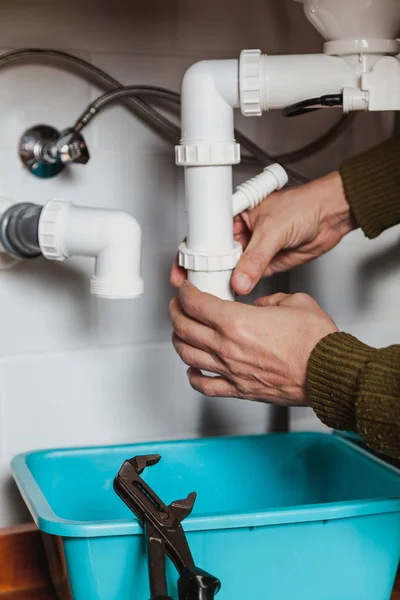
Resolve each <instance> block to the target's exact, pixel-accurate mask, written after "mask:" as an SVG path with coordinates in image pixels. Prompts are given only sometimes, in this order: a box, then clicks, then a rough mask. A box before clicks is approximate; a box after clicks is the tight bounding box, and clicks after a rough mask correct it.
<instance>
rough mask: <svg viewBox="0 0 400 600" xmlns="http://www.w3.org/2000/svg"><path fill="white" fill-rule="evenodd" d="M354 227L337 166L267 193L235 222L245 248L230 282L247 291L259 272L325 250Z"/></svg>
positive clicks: (241, 291)
mask: <svg viewBox="0 0 400 600" xmlns="http://www.w3.org/2000/svg"><path fill="white" fill-rule="evenodd" d="M356 227H357V225H356V222H355V220H354V217H353V215H352V212H351V208H350V205H349V203H348V202H347V199H346V196H345V194H344V189H343V184H342V179H341V177H340V173H339V172H338V171H334V172H333V173H330V174H329V175H326V176H325V177H322V178H321V179H317V180H315V181H312V182H310V183H307V184H305V185H302V186H300V187H296V188H291V189H287V190H282V191H280V192H276V193H274V194H271V196H269V197H268V198H266V199H265V200H263V202H261V204H259V205H258V206H257V207H256V208H255V209H254V210H252V211H245V212H243V213H242V214H241V215H239V217H237V218H236V220H235V222H234V234H235V239H237V240H238V241H240V242H241V244H242V246H243V248H244V249H245V252H244V253H243V255H242V257H241V259H240V261H239V262H238V264H237V266H236V269H235V271H234V274H233V277H232V286H233V288H234V290H235V291H236V292H237V293H238V294H248V293H250V292H251V290H252V289H253V288H254V286H255V285H256V283H257V282H258V281H259V279H261V277H264V276H269V275H273V274H274V273H278V272H281V271H288V270H289V269H292V268H293V267H296V266H298V265H302V264H304V263H307V262H309V261H311V260H313V259H314V258H316V257H318V256H321V255H322V254H325V252H328V250H331V249H332V248H333V247H334V246H336V244H338V243H339V242H340V240H341V239H342V237H344V236H345V235H346V233H348V232H349V231H351V230H352V229H355V228H356Z"/></svg>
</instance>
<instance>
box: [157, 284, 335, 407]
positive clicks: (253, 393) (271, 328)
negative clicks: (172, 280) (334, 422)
mask: <svg viewBox="0 0 400 600" xmlns="http://www.w3.org/2000/svg"><path fill="white" fill-rule="evenodd" d="M179 292H180V293H179V298H174V299H173V300H172V301H171V303H170V308H169V312H170V318H171V322H172V325H173V329H174V332H173V338H172V341H173V344H174V347H175V349H176V351H177V352H178V354H179V356H180V357H181V358H182V360H183V361H184V362H185V363H186V364H187V365H189V366H190V367H191V368H190V369H189V371H188V376H189V381H190V384H191V386H192V387H193V388H194V389H195V390H197V391H199V392H201V393H202V394H205V395H206V396H225V397H236V398H247V399H251V400H258V401H261V402H273V403H276V404H280V405H287V406H290V405H293V406H305V405H307V390H306V378H307V365H308V360H309V357H310V355H311V352H312V350H313V349H314V347H315V345H316V344H317V343H318V342H319V341H320V340H321V339H322V338H323V337H325V336H326V335H328V334H329V333H333V332H336V331H338V329H337V327H336V325H335V324H334V322H333V321H332V319H331V318H330V317H329V316H328V315H327V314H326V313H325V312H324V311H323V310H322V309H321V308H320V307H319V306H318V304H317V303H316V302H315V300H313V299H312V298H311V297H310V296H307V295H306V294H293V295H289V294H274V295H273V296H267V297H265V298H261V299H260V300H258V301H257V302H256V305H255V306H249V305H245V304H241V303H237V302H229V301H226V300H220V299H219V298H216V297H215V296H212V295H210V294H205V293H203V292H200V291H199V290H198V289H197V288H195V287H194V286H193V285H191V284H190V283H189V282H186V281H185V282H183V284H182V285H181V287H180V291H179ZM202 370H203V371H208V372H210V373H215V374H216V375H218V376H217V377H211V376H207V375H203V373H202V372H201V371H202Z"/></svg>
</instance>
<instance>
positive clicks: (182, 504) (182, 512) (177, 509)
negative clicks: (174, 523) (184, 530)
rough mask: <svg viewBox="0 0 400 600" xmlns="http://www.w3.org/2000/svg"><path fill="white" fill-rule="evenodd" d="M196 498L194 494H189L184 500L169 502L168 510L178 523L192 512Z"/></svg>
mask: <svg viewBox="0 0 400 600" xmlns="http://www.w3.org/2000/svg"><path fill="white" fill-rule="evenodd" d="M196 498H197V494H196V492H190V494H189V495H188V496H187V498H185V499H184V500H175V501H174V502H171V504H170V505H169V507H168V508H170V509H171V510H173V512H174V513H175V516H176V517H177V519H178V521H179V522H182V521H183V520H184V519H186V517H188V516H189V515H190V513H191V512H192V510H193V508H194V503H195V502H196Z"/></svg>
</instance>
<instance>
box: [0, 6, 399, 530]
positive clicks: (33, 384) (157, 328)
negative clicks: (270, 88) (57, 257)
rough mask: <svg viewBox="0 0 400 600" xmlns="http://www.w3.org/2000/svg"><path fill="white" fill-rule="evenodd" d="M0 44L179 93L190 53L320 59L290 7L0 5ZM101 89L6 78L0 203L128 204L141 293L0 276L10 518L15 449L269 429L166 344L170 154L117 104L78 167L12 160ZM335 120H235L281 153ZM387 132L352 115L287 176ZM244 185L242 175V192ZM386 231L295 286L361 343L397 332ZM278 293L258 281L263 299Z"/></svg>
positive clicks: (51, 79)
mask: <svg viewBox="0 0 400 600" xmlns="http://www.w3.org/2000/svg"><path fill="white" fill-rule="evenodd" d="M0 44H1V46H2V49H3V50H7V49H11V48H20V47H28V46H37V47H39V46H42V47H55V48H58V49H63V50H67V51H70V52H73V53H75V54H77V55H79V56H82V57H83V58H86V59H87V60H90V61H91V62H93V63H94V64H96V65H98V66H100V67H102V68H103V69H105V70H107V71H108V72H109V73H111V74H112V75H114V76H115V77H117V78H119V79H120V80H121V81H122V82H124V83H126V84H129V83H130V84H133V83H149V84H158V85H162V86H166V87H169V88H173V89H175V90H178V89H179V84H180V80H181V77H182V74H183V73H184V71H185V69H186V68H187V67H188V66H189V65H190V64H191V63H193V62H195V61H196V60H198V59H201V58H205V57H210V58H219V57H230V56H237V55H238V52H239V51H240V50H241V49H242V48H244V47H250V48H251V47H261V48H262V49H263V50H264V51H266V52H295V51H296V52H309V51H310V52H312V51H318V50H320V44H321V40H320V38H319V36H318V34H317V33H316V32H315V31H314V30H313V29H312V27H311V26H310V25H308V24H307V22H306V21H305V18H304V17H303V16H302V12H301V6H300V5H299V4H296V3H294V2H292V0H286V1H284V0H270V1H267V0H246V1H242V2H236V1H235V2H232V1H229V2H228V0H201V1H200V2H194V0H168V1H167V0H148V1H147V2H142V1H139V0H85V2H81V1H79V0H69V2H67V3H61V2H60V3H59V2H52V1H50V0H37V1H35V2H28V1H22V0H13V1H7V2H6V1H3V2H1V3H0ZM98 92H99V90H96V89H94V88H92V87H90V86H89V85H88V84H87V83H86V82H85V81H83V80H81V79H79V78H78V77H76V76H73V75H71V74H70V73H67V72H65V71H61V70H57V69H54V68H53V67H50V66H37V65H29V66H27V65H23V66H22V65H18V66H13V67H11V68H7V69H3V70H2V71H0V193H1V194H6V195H8V196H12V197H13V198H15V199H16V200H18V201H36V202H44V201H46V200H47V199H49V198H51V197H54V196H56V197H63V198H67V199H70V200H72V201H74V202H76V203H81V204H87V205H93V206H103V207H106V206H110V207H114V208H121V209H125V210H128V211H130V212H131V213H132V214H134V215H135V216H136V217H137V218H138V220H139V221H140V223H141V224H142V226H143V231H144V260H143V263H144V264H143V273H144V278H145V285H146V293H145V296H144V298H143V299H141V300H139V301H133V302H106V301H101V300H97V299H95V298H93V297H91V296H90V294H89V277H88V276H89V274H90V272H91V270H92V264H91V262H90V261H89V260H74V261H69V262H68V264H64V265H61V266H60V265H57V264H51V263H46V262H45V261H43V260H37V261H34V262H30V263H27V264H24V265H21V266H20V267H19V268H18V269H15V270H12V271H8V272H1V273H0V299H1V308H2V310H1V312H0V332H1V342H2V343H1V346H0V428H1V429H0V524H3V525H4V524H8V523H13V522H15V521H17V520H20V519H23V518H26V513H25V512H24V510H23V507H22V503H21V501H20V500H19V497H18V495H17V493H16V492H15V489H14V487H13V485H12V483H11V481H10V479H9V476H8V464H9V461H10V459H11V458H12V456H13V455H14V454H16V453H18V452H22V451H26V450H31V449H37V448H43V447H53V446H65V445H88V444H109V443H120V442H130V441H135V440H143V439H156V438H165V437H181V436H193V435H203V434H207V435H209V434H217V433H253V432H263V431H266V429H267V424H268V407H267V406H263V405H260V404H254V403H250V402H249V403H248V402H244V401H240V400H209V399H208V400H207V399H203V398H201V397H200V396H199V395H198V394H196V393H194V392H193V391H191V390H190V388H189V386H188V384H187V382H186V377H185V368H184V366H183V365H182V364H181V363H180V361H179V360H178V359H177V357H176V356H175V354H174V352H173V350H172V349H171V346H170V342H169V340H170V325H169V322H168V317H167V307H168V302H169V299H170V298H171V297H172V295H173V290H172V289H171V288H170V287H169V283H168V272H169V266H170V263H171V261H172V258H173V256H174V254H175V251H176V248H177V245H178V243H179V241H180V240H181V238H182V235H183V233H184V231H185V222H184V212H183V193H182V173H181V171H180V170H179V169H178V168H176V167H175V166H174V155H173V149H172V148H171V147H170V146H168V145H167V144H166V143H164V142H162V141H160V140H159V139H158V138H157V137H156V136H155V135H154V134H153V133H152V132H151V131H149V130H148V129H147V128H146V127H145V126H144V125H142V124H141V123H140V122H138V121H137V120H135V119H134V118H133V117H132V116H131V115H130V114H129V113H128V112H127V111H125V110H124V109H123V108H120V107H114V108H112V109H109V110H106V111H104V113H103V114H101V115H100V116H99V117H98V118H96V119H95V120H94V121H93V123H92V125H91V126H90V128H88V130H87V132H85V135H86V138H87V141H88V144H89V148H90V151H91V155H92V158H91V160H90V162H89V164H88V165H87V166H86V167H81V166H75V167H73V168H71V169H70V170H69V171H68V173H65V174H63V175H62V176H59V177H57V178H55V179H52V180H48V181H43V180H36V179H35V178H34V177H32V176H31V175H30V174H28V173H27V172H26V171H25V170H24V169H23V168H22V167H21V165H20V164H19V161H18V158H17V155H16V146H17V141H18V138H19V136H20V134H21V133H22V132H23V131H24V129H25V128H27V127H29V126H31V125H33V124H36V123H38V122H45V123H49V124H52V125H54V126H57V127H60V128H62V127H65V126H68V125H71V124H72V122H73V121H74V119H75V118H76V117H77V116H78V115H79V114H80V113H81V111H82V110H83V108H84V107H85V106H86V105H87V104H88V102H89V101H90V100H91V99H93V98H94V97H95V96H96V95H97V94H98ZM335 118H336V114H334V113H333V111H332V112H330V113H329V114H327V113H325V114H323V115H320V114H317V115H313V116H311V117H308V116H307V117H303V118H302V119H300V120H298V121H285V120H284V119H283V118H282V117H281V116H280V115H278V114H268V115H266V116H265V117H263V119H262V122H260V120H257V119H256V120H247V121H246V122H245V123H243V119H238V122H240V125H241V126H242V128H243V129H245V130H246V131H247V132H248V133H249V135H251V136H252V137H253V139H255V140H256V141H257V142H258V143H259V144H261V145H263V146H264V147H265V148H268V149H269V150H270V151H271V152H279V151H286V150H289V149H292V148H295V147H297V146H298V145H300V144H302V143H303V142H306V141H309V140H311V139H312V138H313V137H315V136H316V135H318V134H319V133H320V132H321V131H322V130H323V129H324V128H326V127H327V126H328V125H329V123H331V122H333V120H335ZM389 126H390V122H389V121H388V119H384V118H382V117H380V116H378V115H376V116H371V115H365V116H361V117H360V118H359V121H358V124H357V126H356V127H355V128H354V129H353V131H351V132H348V133H347V134H346V135H345V136H343V137H342V138H341V139H340V140H338V141H337V142H336V143H335V144H333V145H332V146H331V147H330V148H329V149H328V150H326V151H325V152H324V153H323V154H322V155H321V156H320V157H318V159H312V160H308V161H306V162H305V163H304V164H302V165H299V166H298V168H299V170H300V169H301V170H303V172H304V173H307V174H309V175H312V176H315V175H318V174H320V173H322V172H325V171H328V170H329V169H330V168H333V167H335V166H337V165H338V163H339V162H340V160H341V159H342V158H343V157H344V156H346V155H349V154H351V153H353V152H355V151H356V150H359V149H361V148H363V147H365V146H366V145H371V144H372V143H373V142H374V141H378V140H380V139H381V138H382V137H385V136H386V135H387V134H388V132H389ZM247 176H248V173H245V172H244V171H243V170H242V171H240V170H239V171H237V173H236V179H237V181H238V182H239V181H240V180H241V179H243V178H245V177H247ZM396 237H397V234H396V233H394V234H391V235H390V234H389V236H386V238H385V240H384V241H383V242H382V243H381V246H379V244H378V245H375V246H374V249H372V246H371V247H370V246H369V245H368V250H366V246H367V244H366V243H365V242H364V241H363V240H362V236H361V235H359V234H354V235H353V236H352V237H350V238H349V240H348V242H347V243H346V244H343V245H342V247H341V248H340V249H338V250H337V251H335V252H333V253H332V254H331V255H330V256H329V257H327V258H326V259H323V260H321V261H319V262H318V263H317V264H316V265H314V266H313V267H311V268H310V267H308V268H305V269H303V270H302V271H301V272H300V271H299V272H298V273H297V274H295V275H294V277H293V279H292V285H293V287H296V288H302V289H306V290H311V291H313V292H314V293H315V294H316V296H317V297H318V298H319V299H320V300H321V301H322V303H323V305H324V307H326V308H327V309H330V310H331V312H332V314H333V315H334V316H335V317H336V318H337V319H338V322H339V323H340V325H343V326H345V327H346V328H347V330H352V331H355V332H356V333H362V334H363V335H364V337H366V338H369V339H370V340H371V341H378V342H382V343H384V342H385V340H386V339H394V338H395V335H396V333H397V331H396V329H395V328H394V327H393V322H392V321H391V317H393V318H395V314H394V306H395V300H396V297H397V296H396V292H397V289H396V287H397V286H396V270H397V261H396V260H395V259H396V253H395V251H394V250H393V249H392V245H393V243H395V242H396V241H397V240H396ZM370 248H371V251H370ZM377 248H378V256H376V252H377ZM379 248H381V250H379ZM379 252H381V253H382V254H383V258H380V256H379ZM385 253H387V254H388V256H389V259H390V260H389V261H387V260H386V254H385ZM383 263H384V264H385V267H384V269H382V268H381V265H382V264H383ZM354 282H356V285H355V284H354ZM397 285H398V284H397ZM281 286H282V283H279V282H278V283H276V282H275V283H273V282H269V283H268V285H267V287H265V286H264V289H263V290H261V291H260V292H259V293H263V292H264V293H265V292H266V291H267V290H274V289H278V288H279V287H281ZM396 304H397V303H396ZM392 308H393V310H391V309H392ZM376 315H384V321H383V318H380V317H379V318H376ZM372 321H374V322H375V323H376V325H375V326H374V325H371V322H372ZM385 323H386V325H385ZM385 328H386V329H385ZM399 328H400V327H397V329H399ZM315 425H316V422H315V421H314V420H313V418H312V416H311V415H310V412H309V411H308V412H307V411H300V412H299V411H296V413H295V418H294V427H295V428H301V427H309V426H315Z"/></svg>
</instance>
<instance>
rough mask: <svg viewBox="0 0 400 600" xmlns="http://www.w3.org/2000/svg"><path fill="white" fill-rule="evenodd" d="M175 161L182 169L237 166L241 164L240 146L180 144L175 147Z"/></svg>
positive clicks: (232, 144) (218, 143)
mask: <svg viewBox="0 0 400 600" xmlns="http://www.w3.org/2000/svg"><path fill="white" fill-rule="evenodd" d="M175 161H176V164H177V165H178V166H181V167H208V166H223V165H237V164H239V163H240V144H237V143H236V142H223V143H220V142H217V143H209V144H205V143H204V144H185V143H184V144H180V145H179V146H176V147H175Z"/></svg>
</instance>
